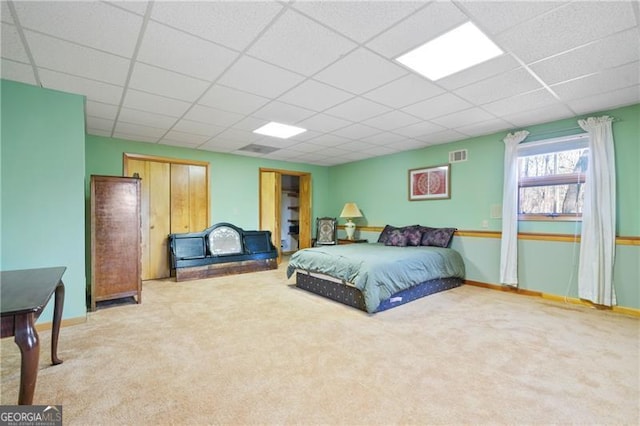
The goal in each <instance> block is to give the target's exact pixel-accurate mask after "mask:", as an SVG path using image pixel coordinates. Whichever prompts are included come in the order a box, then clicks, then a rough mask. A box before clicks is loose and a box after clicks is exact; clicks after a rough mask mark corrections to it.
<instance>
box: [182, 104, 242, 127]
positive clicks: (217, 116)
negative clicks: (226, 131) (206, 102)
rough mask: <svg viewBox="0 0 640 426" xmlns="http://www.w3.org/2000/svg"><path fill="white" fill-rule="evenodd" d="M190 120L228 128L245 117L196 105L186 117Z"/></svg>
mask: <svg viewBox="0 0 640 426" xmlns="http://www.w3.org/2000/svg"><path fill="white" fill-rule="evenodd" d="M184 118H186V119H188V120H194V121H199V122H201V123H207V124H213V125H216V126H223V127H228V126H231V125H232V124H234V123H236V122H238V121H240V120H241V119H242V118H243V117H242V115H240V114H236V113H234V112H228V111H223V110H221V109H217V108H209V107H206V106H202V105H195V106H194V107H193V108H191V109H190V110H189V112H187V113H186V114H185V116H184Z"/></svg>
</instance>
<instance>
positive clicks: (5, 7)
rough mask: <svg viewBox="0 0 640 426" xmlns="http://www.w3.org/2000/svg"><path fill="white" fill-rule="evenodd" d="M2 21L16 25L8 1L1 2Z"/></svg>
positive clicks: (0, 14)
mask: <svg viewBox="0 0 640 426" xmlns="http://www.w3.org/2000/svg"><path fill="white" fill-rule="evenodd" d="M0 19H1V20H2V22H6V23H7V24H14V22H13V17H12V16H11V11H10V10H9V3H8V2H6V1H2V2H0Z"/></svg>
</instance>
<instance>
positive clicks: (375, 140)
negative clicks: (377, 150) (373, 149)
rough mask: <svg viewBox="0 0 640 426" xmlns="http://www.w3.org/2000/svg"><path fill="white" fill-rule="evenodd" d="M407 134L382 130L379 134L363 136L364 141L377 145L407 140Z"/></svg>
mask: <svg viewBox="0 0 640 426" xmlns="http://www.w3.org/2000/svg"><path fill="white" fill-rule="evenodd" d="M406 139H407V137H406V136H402V135H398V134H396V133H390V132H382V133H378V134H377V135H373V136H367V137H366V138H362V140H363V141H365V142H369V143H372V144H375V145H388V144H390V143H394V142H399V141H403V140H406Z"/></svg>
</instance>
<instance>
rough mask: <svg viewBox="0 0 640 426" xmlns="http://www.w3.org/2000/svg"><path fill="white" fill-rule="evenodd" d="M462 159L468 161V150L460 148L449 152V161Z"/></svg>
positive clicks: (457, 161) (453, 161)
mask: <svg viewBox="0 0 640 426" xmlns="http://www.w3.org/2000/svg"><path fill="white" fill-rule="evenodd" d="M461 161H467V150H466V149H459V150H457V151H450V152H449V162H450V163H459V162H461Z"/></svg>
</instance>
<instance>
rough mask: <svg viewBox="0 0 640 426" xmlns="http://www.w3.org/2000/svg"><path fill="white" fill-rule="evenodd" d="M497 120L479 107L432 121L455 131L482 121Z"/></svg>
mask: <svg viewBox="0 0 640 426" xmlns="http://www.w3.org/2000/svg"><path fill="white" fill-rule="evenodd" d="M493 118H495V117H494V116H493V115H491V114H489V113H488V112H486V111H484V110H483V109H480V108H478V107H473V108H469V109H465V110H463V111H458V112H454V113H451V114H447V115H444V116H441V117H437V118H432V119H431V121H432V122H433V123H436V124H438V125H440V126H443V127H448V128H450V129H455V128H456V127H459V126H466V125H469V124H474V123H479V122H481V121H487V120H491V119H493Z"/></svg>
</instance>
